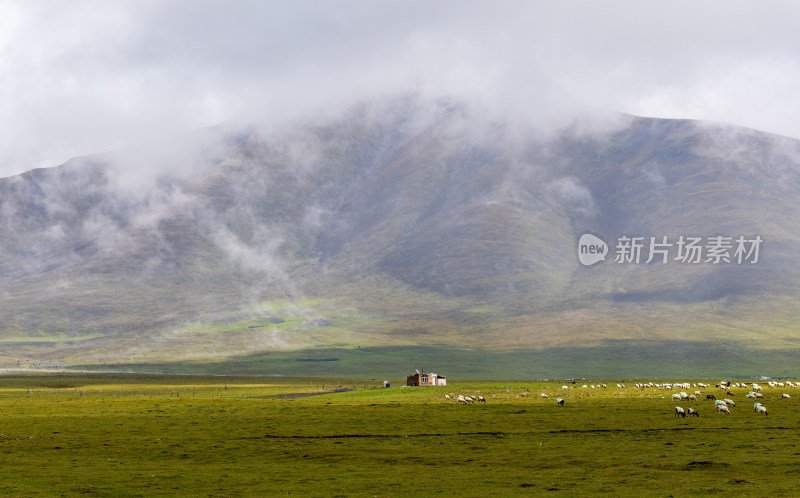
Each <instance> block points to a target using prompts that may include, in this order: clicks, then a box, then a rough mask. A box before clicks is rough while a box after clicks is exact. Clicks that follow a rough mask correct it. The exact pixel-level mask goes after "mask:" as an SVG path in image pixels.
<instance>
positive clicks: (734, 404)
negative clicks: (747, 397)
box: [722, 398, 736, 406]
mask: <svg viewBox="0 0 800 498" xmlns="http://www.w3.org/2000/svg"><path fill="white" fill-rule="evenodd" d="M722 402H723V403H725V404H726V405H728V406H736V403H734V402H733V400H732V399H728V398H725V399H723V400H722Z"/></svg>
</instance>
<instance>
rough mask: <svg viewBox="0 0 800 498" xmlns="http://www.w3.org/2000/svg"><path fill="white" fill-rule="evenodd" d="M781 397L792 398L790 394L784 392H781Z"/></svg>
mask: <svg viewBox="0 0 800 498" xmlns="http://www.w3.org/2000/svg"><path fill="white" fill-rule="evenodd" d="M781 398H791V396H789V395H788V394H786V393H783V394H781Z"/></svg>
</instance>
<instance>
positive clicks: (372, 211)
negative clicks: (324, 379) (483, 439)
mask: <svg viewBox="0 0 800 498" xmlns="http://www.w3.org/2000/svg"><path fill="white" fill-rule="evenodd" d="M531 112H535V111H531ZM520 114H521V115H524V113H518V115H517V116H515V117H514V118H513V119H512V118H510V117H508V119H506V116H504V115H502V114H498V113H492V112H487V111H486V110H485V109H482V108H480V107H479V106H474V105H470V104H467V103H464V102H459V101H453V100H446V99H445V100H436V101H429V100H425V99H421V98H418V97H415V96H403V97H398V98H394V99H385V100H377V101H370V102H363V103H360V104H357V105H354V106H351V107H349V108H347V109H346V110H345V111H342V112H339V113H337V114H334V115H325V116H324V117H316V118H310V117H306V118H302V119H298V120H295V121H293V122H287V123H284V124H283V125H282V126H281V127H276V126H270V127H262V126H255V125H247V126H244V125H238V124H226V125H224V126H219V127H216V128H213V129H209V130H204V131H203V132H200V133H197V134H194V135H192V136H188V137H183V138H181V139H175V140H170V141H167V140H165V141H164V143H161V144H149V145H143V146H142V147H141V148H139V149H137V150H127V151H119V152H113V153H104V154H98V155H93V156H86V157H81V158H76V159H73V160H71V161H69V162H68V163H66V164H64V165H62V166H59V167H56V168H50V169H39V170H33V171H29V172H27V173H24V174H22V175H18V176H14V177H9V178H4V179H2V180H0V229H2V233H3V234H4V235H3V237H2V238H1V239H0V304H1V306H0V340H2V341H3V342H4V344H5V347H4V348H3V352H2V354H0V362H1V363H3V364H5V365H18V364H19V365H74V364H93V363H98V362H108V363H114V362H117V363H126V362H142V361H165V360H172V361H174V360H190V359H197V358H221V357H233V356H237V355H246V354H254V353H259V352H268V351H274V350H292V349H298V350H299V349H304V348H313V347H314V346H318V345H326V346H336V347H340V348H352V347H358V346H365V347H368V346H369V347H378V346H389V345H391V346H397V347H403V346H415V347H417V346H426V345H436V346H448V345H453V346H458V347H465V348H473V349H488V350H498V351H520V350H531V351H546V350H547V349H548V348H564V347H592V346H603V347H608V345H609V344H612V345H613V344H621V343H624V344H625V345H626V348H632V349H630V350H632V351H637V349H636V348H637V345H651V346H652V345H653V344H668V343H669V344H675V343H676V342H677V343H683V344H701V345H703V347H704V348H706V347H707V348H710V349H704V351H710V354H722V353H724V352H725V351H728V350H732V349H736V350H741V351H745V352H748V354H752V355H756V356H757V355H768V354H771V353H770V352H771V351H775V350H781V351H784V352H790V353H791V352H795V351H796V344H797V341H798V340H800V334H798V332H797V329H796V327H795V325H794V323H793V320H794V317H795V316H796V313H797V311H798V307H797V304H796V302H795V301H796V299H795V296H796V295H797V291H798V284H797V281H798V278H797V277H798V274H799V273H800V265H798V262H797V257H796V254H797V251H796V247H797V244H798V234H800V221H798V220H800V204H799V203H798V201H797V199H798V198H800V142H799V141H797V140H795V139H790V138H786V137H781V136H777V135H771V134H767V133H762V132H758V131H755V130H750V129H744V128H739V127H734V126H728V125H723V124H711V123H704V122H696V121H688V120H669V119H650V118H641V117H633V116H625V115H615V114H608V115H602V114H599V113H594V114H593V115H591V116H583V117H581V118H580V119H577V118H576V119H574V120H570V121H565V122H564V124H563V125H559V126H557V127H554V128H553V129H543V128H542V127H541V126H540V124H535V120H533V119H532V120H531V121H530V122H526V120H525V119H521V118H520V117H519V115H520ZM584 233H592V234H594V235H596V236H598V237H599V238H601V239H602V240H604V241H605V242H606V243H607V244H608V246H609V249H608V250H609V254H608V256H607V257H606V260H605V261H604V262H601V263H598V264H595V265H592V266H583V265H581V264H580V262H579V260H578V239H579V238H580V236H581V235H582V234H584ZM720 236H721V237H730V241H729V242H730V244H731V247H730V249H729V251H728V253H727V254H728V256H729V258H728V259H729V260H730V261H729V262H725V261H719V262H717V263H714V262H711V261H706V259H707V257H708V256H709V254H708V253H707V250H708V246H707V244H708V243H709V239H710V238H713V237H720ZM621 237H642V238H643V239H642V241H643V243H644V244H645V246H644V248H643V249H642V255H641V260H640V261H639V263H638V264H636V263H633V262H630V263H628V262H617V261H615V256H616V254H615V251H616V249H617V242H618V240H620V238H621ZM650 237H655V238H656V240H658V241H662V237H666V238H667V239H666V240H667V242H668V243H669V244H672V245H670V246H668V251H669V254H668V257H667V258H666V259H662V258H661V257H660V255H657V256H658V257H656V258H654V259H653V260H652V261H650V262H649V263H648V262H647V260H648V259H649V257H648V256H649V254H648V251H647V248H648V247H649V243H650ZM681 237H684V238H688V237H699V238H701V239H702V241H703V243H704V244H706V246H705V247H704V249H706V252H704V253H703V257H702V259H701V260H700V261H699V262H696V263H690V262H685V261H684V262H682V261H680V260H677V259H676V257H677V256H679V252H678V251H679V248H678V246H677V242H678V240H680V239H681ZM739 237H743V238H744V239H745V240H747V241H752V240H755V238H756V237H758V238H760V240H762V241H763V242H762V243H761V245H760V247H759V252H758V260H757V261H756V262H753V261H752V258H753V256H754V255H753V254H751V259H750V260H747V259H746V258H745V260H744V261H743V262H737V260H736V257H735V250H736V248H737V247H736V240H737V238H739ZM662 261H666V262H662ZM643 347H644V346H643ZM681 348H685V346H681V347H678V350H683V349H681ZM721 352H722V353H721ZM673 360H674V358H673V357H672V356H669V355H667V356H666V357H665V359H664V361H665V362H668V361H673ZM615 361H616V360H615ZM700 361H702V360H700Z"/></svg>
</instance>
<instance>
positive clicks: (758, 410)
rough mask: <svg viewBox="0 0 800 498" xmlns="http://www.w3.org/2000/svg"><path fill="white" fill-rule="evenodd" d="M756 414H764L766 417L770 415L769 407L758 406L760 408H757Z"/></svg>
mask: <svg viewBox="0 0 800 498" xmlns="http://www.w3.org/2000/svg"><path fill="white" fill-rule="evenodd" d="M756 413H757V414H759V415H761V414H762V413H763V414H764V415H768V413H767V407H766V406H764V405H758V406H757V407H756Z"/></svg>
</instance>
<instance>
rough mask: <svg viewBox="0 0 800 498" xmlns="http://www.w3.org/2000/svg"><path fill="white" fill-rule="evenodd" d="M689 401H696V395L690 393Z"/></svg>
mask: <svg viewBox="0 0 800 498" xmlns="http://www.w3.org/2000/svg"><path fill="white" fill-rule="evenodd" d="M689 401H697V396H695V395H694V394H690V395H689Z"/></svg>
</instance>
